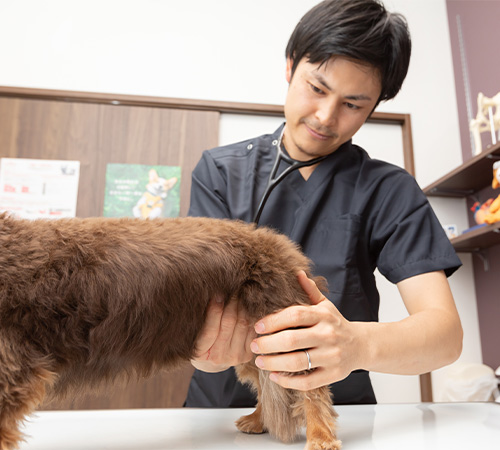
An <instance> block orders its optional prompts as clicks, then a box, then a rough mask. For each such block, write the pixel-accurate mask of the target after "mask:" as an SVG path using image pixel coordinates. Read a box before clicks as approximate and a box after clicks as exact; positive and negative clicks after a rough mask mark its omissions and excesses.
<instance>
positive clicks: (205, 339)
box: [191, 296, 257, 372]
mask: <svg viewBox="0 0 500 450" xmlns="http://www.w3.org/2000/svg"><path fill="white" fill-rule="evenodd" d="M256 336H257V334H256V333H255V331H254V330H253V327H251V326H249V323H248V321H247V319H246V316H245V313H244V311H243V308H242V307H241V306H240V304H239V302H238V301H237V300H234V299H233V300H231V301H230V302H229V303H228V304H227V306H226V307H225V308H224V302H223V299H222V298H221V297H220V296H217V297H215V298H213V299H212V300H211V301H210V303H209V305H208V309H207V318H206V320H205V324H204V326H203V329H202V330H201V332H200V335H199V337H198V341H197V342H196V355H195V357H194V358H193V359H192V360H191V364H193V366H194V367H195V368H197V369H199V370H202V371H203V372H221V371H223V370H226V369H228V368H229V367H232V366H236V365H238V364H242V363H245V362H248V361H250V360H251V359H252V358H253V354H252V351H251V350H250V342H252V340H253V339H254V338H255V337H256Z"/></svg>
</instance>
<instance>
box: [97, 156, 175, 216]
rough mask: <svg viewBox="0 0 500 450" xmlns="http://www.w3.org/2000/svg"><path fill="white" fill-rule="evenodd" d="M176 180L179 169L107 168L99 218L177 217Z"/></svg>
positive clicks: (128, 165)
mask: <svg viewBox="0 0 500 450" xmlns="http://www.w3.org/2000/svg"><path fill="white" fill-rule="evenodd" d="M180 179H181V168H180V167H179V166H148V165H144V164H108V165H107V167H106V188H105V194H104V211H103V216H104V217H136V218H141V219H155V218H158V217H177V216H178V215H179V212H180V204H181V202H180Z"/></svg>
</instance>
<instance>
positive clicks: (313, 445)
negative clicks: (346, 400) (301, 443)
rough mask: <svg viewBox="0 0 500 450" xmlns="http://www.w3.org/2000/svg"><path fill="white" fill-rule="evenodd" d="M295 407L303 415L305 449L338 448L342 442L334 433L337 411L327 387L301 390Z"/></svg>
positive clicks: (334, 449) (322, 449) (328, 449)
mask: <svg viewBox="0 0 500 450" xmlns="http://www.w3.org/2000/svg"><path fill="white" fill-rule="evenodd" d="M296 408H297V409H298V411H302V412H303V414H304V416H305V421H306V426H307V429H306V436H307V444H306V447H305V450H340V448H341V446H342V442H341V441H339V440H338V439H337V436H336V434H335V431H336V418H337V413H336V412H335V410H334V409H333V407H332V403H331V397H330V390H329V389H328V387H326V386H325V387H321V388H318V389H313V390H311V391H307V392H301V393H300V400H299V401H298V402H297V405H296Z"/></svg>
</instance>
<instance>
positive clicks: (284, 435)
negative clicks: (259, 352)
mask: <svg viewBox="0 0 500 450" xmlns="http://www.w3.org/2000/svg"><path fill="white" fill-rule="evenodd" d="M259 381H260V386H261V399H260V400H261V402H260V403H261V405H262V418H263V423H264V424H265V426H266V430H267V431H268V432H269V434H271V435H272V436H274V437H275V438H277V439H279V440H281V441H282V442H286V443H289V442H292V441H294V440H295V439H296V438H297V436H298V434H299V433H300V431H301V427H302V426H305V422H304V416H303V415H302V414H296V413H294V409H293V405H294V404H295V403H296V401H297V393H296V391H294V390H291V389H285V388H282V387H281V386H279V385H277V384H276V383H273V382H272V381H271V380H270V379H269V372H266V371H263V370H260V371H259Z"/></svg>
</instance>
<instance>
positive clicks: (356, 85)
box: [283, 57, 381, 160]
mask: <svg viewBox="0 0 500 450" xmlns="http://www.w3.org/2000/svg"><path fill="white" fill-rule="evenodd" d="M291 67H292V61H291V60H288V61H287V71H286V78H287V81H288V83H289V87H288V94H287V98H286V102H285V118H286V127H285V134H284V136H283V142H284V145H285V147H286V149H287V151H288V153H289V154H290V156H291V157H292V158H295V159H298V160H308V159H311V158H314V157H318V156H322V155H326V154H329V153H332V152H334V151H335V150H337V149H338V148H339V147H340V146H341V145H342V144H343V143H344V142H346V141H348V140H349V139H350V138H351V137H352V136H353V135H354V134H355V133H356V132H357V131H358V130H359V128H360V127H361V125H363V123H365V121H366V119H367V118H368V116H369V115H370V113H371V112H372V110H373V108H374V107H375V104H376V103H377V100H378V98H379V96H380V92H381V84H380V79H379V74H378V71H377V70H376V69H374V68H373V67H371V66H368V65H364V64H361V63H356V62H353V61H352V60H350V59H346V58H343V57H335V58H332V59H331V60H329V61H328V62H327V63H326V64H323V65H322V66H321V67H320V64H311V63H309V62H308V61H307V59H306V58H304V59H302V60H301V61H300V62H299V64H298V65H297V68H296V70H295V73H294V74H293V77H292V73H291Z"/></svg>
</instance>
